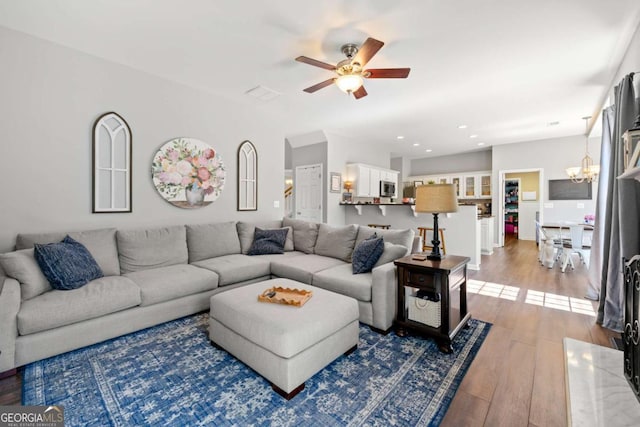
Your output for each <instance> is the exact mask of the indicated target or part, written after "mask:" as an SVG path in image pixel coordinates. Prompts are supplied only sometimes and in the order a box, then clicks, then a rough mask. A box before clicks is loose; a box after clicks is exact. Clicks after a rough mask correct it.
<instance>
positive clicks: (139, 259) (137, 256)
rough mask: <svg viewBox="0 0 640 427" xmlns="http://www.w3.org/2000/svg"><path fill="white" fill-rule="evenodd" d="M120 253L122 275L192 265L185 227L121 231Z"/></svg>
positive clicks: (119, 233)
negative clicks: (189, 263) (177, 265)
mask: <svg viewBox="0 0 640 427" xmlns="http://www.w3.org/2000/svg"><path fill="white" fill-rule="evenodd" d="M116 237H117V239H118V252H119V254H120V269H121V270H122V273H132V272H134V271H141V270H148V269H151V268H158V267H166V266H169V265H176V264H186V263H187V262H188V261H189V253H188V250H187V232H186V229H185V227H184V226H182V225H178V226H173V227H163V228H149V229H139V230H126V231H123V230H118V232H117V233H116Z"/></svg>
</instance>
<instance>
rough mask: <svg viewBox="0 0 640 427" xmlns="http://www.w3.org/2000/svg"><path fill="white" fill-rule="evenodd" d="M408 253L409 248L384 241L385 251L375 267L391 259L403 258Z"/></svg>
mask: <svg viewBox="0 0 640 427" xmlns="http://www.w3.org/2000/svg"><path fill="white" fill-rule="evenodd" d="M405 255H407V248H405V247H404V246H402V245H394V244H393V243H388V242H384V252H382V255H381V256H380V259H379V260H378V261H377V262H376V264H375V265H374V266H373V268H376V267H378V266H381V265H382V264H386V263H388V262H391V261H395V260H397V259H398V258H402V257H403V256H405Z"/></svg>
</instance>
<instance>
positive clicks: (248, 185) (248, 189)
mask: <svg viewBox="0 0 640 427" xmlns="http://www.w3.org/2000/svg"><path fill="white" fill-rule="evenodd" d="M238 210H239V211H256V210H258V152H257V151H256V147H255V146H254V145H253V144H252V143H251V142H250V141H244V142H243V143H242V144H240V147H238Z"/></svg>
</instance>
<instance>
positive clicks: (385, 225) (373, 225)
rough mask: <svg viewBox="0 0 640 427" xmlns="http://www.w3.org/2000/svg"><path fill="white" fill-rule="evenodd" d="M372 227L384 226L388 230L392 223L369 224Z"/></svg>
mask: <svg viewBox="0 0 640 427" xmlns="http://www.w3.org/2000/svg"><path fill="white" fill-rule="evenodd" d="M367 225H368V226H369V227H371V228H382V229H384V230H388V229H390V228H391V224H367Z"/></svg>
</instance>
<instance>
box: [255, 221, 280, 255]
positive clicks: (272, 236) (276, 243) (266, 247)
mask: <svg viewBox="0 0 640 427" xmlns="http://www.w3.org/2000/svg"><path fill="white" fill-rule="evenodd" d="M288 232H289V230H288V229H287V228H277V229H271V230H263V229H261V228H259V227H256V230H255V233H254V234H253V244H252V245H251V249H249V252H248V253H247V255H269V254H283V253H284V242H285V241H286V240H287V233H288Z"/></svg>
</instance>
